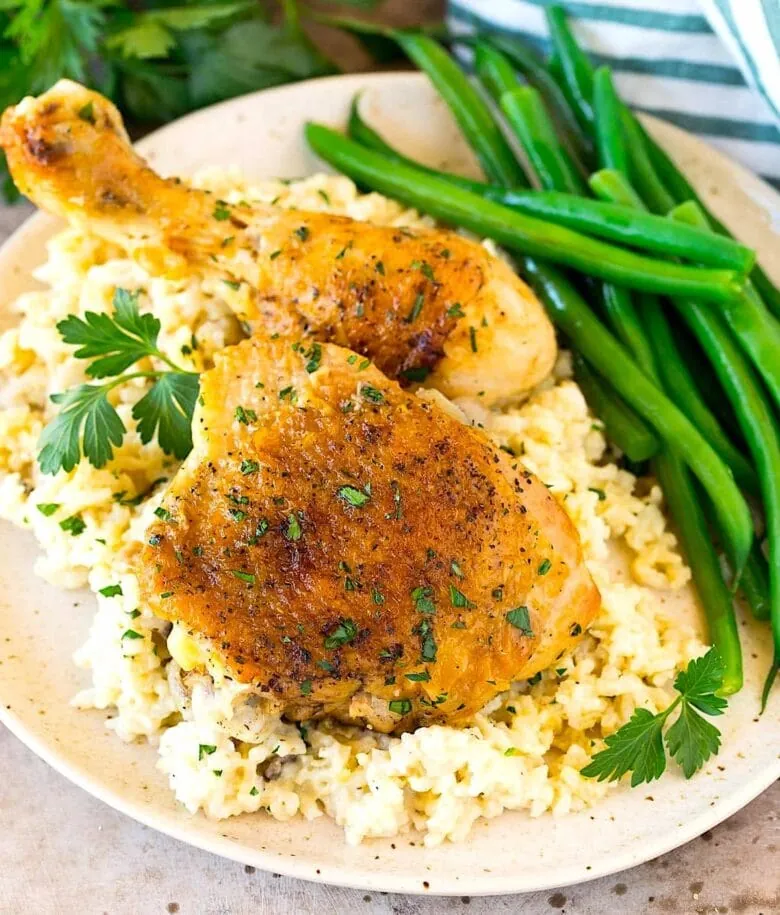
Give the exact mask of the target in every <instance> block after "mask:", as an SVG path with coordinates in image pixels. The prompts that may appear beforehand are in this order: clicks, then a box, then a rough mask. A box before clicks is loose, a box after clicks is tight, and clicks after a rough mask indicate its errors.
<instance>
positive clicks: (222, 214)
mask: <svg viewBox="0 0 780 915" xmlns="http://www.w3.org/2000/svg"><path fill="white" fill-rule="evenodd" d="M211 215H212V216H213V217H214V219H216V220H217V221H218V222H224V221H225V220H226V219H230V209H229V208H228V205H227V204H226V203H225V201H224V200H218V201H217V205H216V206H215V207H214V212H213V213H212V214H211Z"/></svg>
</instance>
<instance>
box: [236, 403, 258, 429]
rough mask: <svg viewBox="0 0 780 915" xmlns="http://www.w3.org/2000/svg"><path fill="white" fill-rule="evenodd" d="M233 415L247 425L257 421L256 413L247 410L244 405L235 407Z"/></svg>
mask: <svg viewBox="0 0 780 915" xmlns="http://www.w3.org/2000/svg"><path fill="white" fill-rule="evenodd" d="M233 415H234V416H235V418H236V419H237V420H238V421H239V422H240V423H241V424H242V425H244V426H248V425H249V423H253V422H256V421H257V413H255V411H254V410H248V409H246V408H245V407H240V406H239V407H236V412H235V413H234V414H233Z"/></svg>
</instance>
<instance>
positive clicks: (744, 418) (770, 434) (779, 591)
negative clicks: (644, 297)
mask: <svg viewBox="0 0 780 915" xmlns="http://www.w3.org/2000/svg"><path fill="white" fill-rule="evenodd" d="M678 311H679V312H680V314H681V315H682V317H683V320H685V322H686V323H687V324H688V326H689V327H690V328H691V330H692V331H693V332H694V334H695V335H696V337H697V339H698V340H699V342H700V343H701V345H702V346H703V347H704V350H705V352H706V353H707V355H708V357H709V360H710V362H711V363H712V365H713V367H714V368H715V371H716V373H717V375H718V377H719V379H720V382H721V384H722V385H723V387H724V388H725V390H726V393H727V395H728V397H729V400H730V401H731V404H732V406H733V407H734V411H735V413H736V414H737V419H738V420H739V422H740V425H741V426H742V431H743V433H744V435H745V439H746V440H747V443H748V447H749V449H750V454H751V456H752V458H753V461H754V462H755V465H756V468H757V470H758V478H759V480H760V482H761V494H762V501H763V505H764V512H765V514H766V535H767V541H768V543H769V594H770V601H771V610H770V620H771V625H772V637H773V642H774V647H775V662H777V659H778V658H780V432H778V428H777V425H776V423H775V419H774V416H773V415H772V410H771V407H770V405H769V403H768V402H767V400H766V397H765V395H764V393H763V391H762V389H761V385H760V383H759V381H758V378H757V377H756V376H755V374H754V372H753V369H752V367H751V365H750V364H749V362H748V361H747V359H746V358H745V356H744V355H743V354H742V352H741V350H740V349H739V347H738V346H737V344H736V343H735V342H734V341H733V340H732V338H731V335H730V334H729V332H728V329H727V328H726V326H725V325H724V323H723V321H722V319H721V318H720V317H719V316H718V315H717V314H716V313H715V312H713V311H712V310H711V309H708V308H702V307H701V306H700V305H698V304H696V303H694V302H688V303H686V304H685V306H684V307H682V306H681V307H679V308H678ZM735 562H736V560H735ZM737 566H738V567H739V563H738V562H737ZM775 673H776V668H775V667H774V666H773V668H772V671H770V676H769V678H768V679H767V684H766V688H765V691H764V702H765V701H766V696H768V694H769V688H771V685H772V681H773V680H774V676H775Z"/></svg>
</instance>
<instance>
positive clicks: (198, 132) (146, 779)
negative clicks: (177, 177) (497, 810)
mask: <svg viewBox="0 0 780 915" xmlns="http://www.w3.org/2000/svg"><path fill="white" fill-rule="evenodd" d="M361 89H362V90H366V94H365V98H364V105H365V109H364V110H365V112H366V114H367V116H368V117H369V119H370V120H371V121H372V122H374V123H375V124H377V126H378V127H380V128H381V129H382V130H383V132H384V133H385V134H386V135H387V136H388V137H389V138H391V139H392V140H394V141H395V142H396V143H397V144H398V145H399V146H400V147H402V148H403V149H404V150H406V151H408V152H410V153H412V154H414V155H417V156H418V157H420V158H424V159H426V160H427V161H429V162H430V163H431V164H434V165H442V164H446V165H448V166H449V167H452V168H463V169H467V170H469V171H472V170H473V168H474V163H473V161H472V160H471V158H470V155H469V154H468V151H467V150H465V149H464V147H463V143H462V141H461V140H460V138H459V136H458V133H457V130H456V129H455V127H454V125H453V123H452V122H451V120H450V118H449V116H448V114H447V112H446V111H445V110H444V108H443V105H442V104H441V103H440V102H439V100H438V99H437V98H435V96H434V93H433V91H432V89H431V87H430V86H429V85H428V83H427V81H426V80H425V79H424V78H423V77H421V76H419V75H414V74H390V75H376V76H344V77H334V78H331V79H324V80H318V81H315V82H307V83H299V84H298V85H293V86H289V87H284V88H280V89H274V90H271V91H268V92H263V93H259V94H256V95H251V96H246V97H245V98H240V99H236V100H235V101H232V102H227V103H225V104H222V105H218V106H216V107H214V108H210V109H207V110H205V111H202V112H199V113H197V114H193V115H191V116H189V117H187V118H184V119H183V120H181V121H178V122H177V123H175V124H172V125H170V126H169V127H166V128H165V129H164V130H161V131H159V132H158V133H156V134H154V135H153V136H151V137H149V138H147V139H146V140H144V142H143V143H142V144H141V150H142V152H143V153H144V154H146V155H147V156H149V158H150V159H151V160H152V162H153V164H154V165H155V167H157V168H158V169H160V170H162V171H164V172H168V173H187V172H190V171H192V170H194V169H196V168H197V167H199V166H202V165H206V164H237V165H239V166H241V167H242V168H243V169H244V170H245V171H247V172H248V173H254V174H256V175H258V176H266V177H270V176H281V177H296V176H301V175H305V174H309V173H311V172H312V171H314V170H316V169H318V168H319V167H320V166H319V165H318V164H317V162H316V161H315V160H314V158H313V157H312V155H311V154H310V153H309V152H308V150H307V149H306V148H305V147H304V144H303V142H302V139H301V127H302V125H303V123H304V121H306V120H307V119H309V118H313V119H316V120H322V121H326V122H330V123H333V124H341V123H343V122H344V121H345V119H346V115H347V110H348V105H349V102H350V100H351V98H352V96H353V95H354V93H355V92H356V91H358V90H361ZM649 126H650V128H651V129H652V130H653V132H654V133H655V134H656V135H657V136H658V138H659V139H660V140H661V141H662V142H663V143H664V145H666V146H667V147H668V148H669V150H670V151H671V152H672V154H673V155H674V156H675V158H677V159H678V160H679V161H680V162H681V163H682V165H683V166H684V167H685V170H686V172H687V173H688V174H689V175H690V176H691V178H692V179H693V181H694V183H695V184H696V185H697V187H698V188H699V189H700V190H701V191H702V193H703V194H704V195H705V197H706V198H707V199H708V201H709V202H711V204H712V206H713V208H714V209H715V210H716V211H717V212H718V214H719V215H720V216H721V217H722V218H723V220H724V221H726V222H727V223H730V224H731V225H732V226H733V228H734V229H735V230H736V231H737V233H738V234H739V235H740V237H741V238H742V239H743V240H744V241H746V242H748V243H749V244H752V245H754V246H755V247H756V248H757V249H758V250H759V252H760V253H761V255H762V258H763V260H764V262H765V263H766V264H767V265H768V266H769V268H770V269H773V270H774V272H775V278H776V279H780V274H778V270H777V268H778V266H780V238H778V236H777V235H776V234H774V233H773V232H772V230H771V228H770V222H771V220H772V219H773V218H774V219H775V220H777V219H778V217H780V197H778V195H777V194H775V193H774V192H773V191H772V190H771V189H770V188H769V187H767V186H766V185H765V184H763V183H762V182H761V181H759V180H758V179H756V178H755V177H753V176H751V175H750V174H748V173H747V172H745V171H744V170H743V169H742V168H739V167H738V166H736V165H734V164H733V163H731V162H729V161H728V160H726V159H725V158H723V157H722V156H721V155H718V154H717V153H715V152H714V151H713V150H711V149H710V148H708V147H707V146H705V145H704V144H703V143H701V142H700V141H698V140H696V139H694V138H693V137H691V136H688V135H686V134H684V133H682V132H681V131H679V130H677V129H675V128H672V127H670V126H669V125H666V124H663V123H660V122H657V121H650V122H649ZM770 209H774V213H773V214H770ZM776 224H777V222H776ZM56 226H57V223H56V221H55V220H53V219H50V218H48V217H45V216H36V217H34V218H33V219H31V220H30V221H29V222H27V223H26V224H25V225H24V226H23V227H22V228H21V229H20V230H19V231H18V232H17V233H16V235H15V236H14V237H13V238H12V239H11V240H10V241H9V242H8V243H7V244H6V245H5V247H4V248H3V249H2V251H1V252H0V276H2V277H3V281H2V288H1V289H0V306H1V307H0V324H4V325H6V326H7V325H8V324H10V323H11V322H12V321H13V320H14V319H13V317H12V316H11V315H10V314H9V311H8V307H7V306H8V304H9V303H10V302H11V301H12V300H13V298H14V297H15V296H16V295H17V294H18V293H19V292H21V291H23V290H24V289H27V288H30V287H31V285H33V282H32V280H31V279H30V277H29V273H30V270H31V268H32V267H33V266H34V265H36V264H38V263H40V262H41V261H42V260H43V259H44V242H45V240H46V238H47V237H48V236H49V235H50V234H51V232H52V230H53V229H55V228H56ZM36 552H37V550H36V545H35V543H34V542H33V539H32V537H31V536H30V535H27V534H24V533H21V532H19V531H18V530H16V529H14V528H12V527H11V526H10V525H7V524H2V525H0V706H1V708H0V717H2V720H3V721H4V722H5V724H6V725H7V726H8V727H9V728H10V729H11V730H12V731H13V732H14V733H15V734H17V735H18V736H19V737H20V738H21V739H22V740H23V741H24V742H25V743H26V744H27V745H28V746H30V747H31V748H32V749H33V750H34V751H35V752H36V753H37V754H39V755H40V756H41V757H43V758H44V759H45V760H47V761H48V762H49V763H50V764H51V765H52V766H54V767H55V768H56V769H58V770H59V771H60V772H62V773H63V774H64V775H66V776H67V777H68V778H70V779H71V780H72V781H74V782H76V783H77V784H79V785H81V786H82V787H83V788H84V789H85V790H86V791H89V792H90V793H91V794H94V795H95V796H96V797H99V798H102V799H103V800H104V801H105V802H106V803H107V804H110V805H112V806H113V807H116V808H117V809H118V810H121V811H123V812H124V813H126V814H128V815H129V816H132V817H135V818H136V819H137V820H140V821H142V822H144V823H146V824H148V825H149V826H152V827H154V828H155V829H158V830H160V831H161V832H165V833H168V834H169V835H171V836H175V837H176V838H178V839H181V840H182V841H184V842H189V843H190V844H192V845H196V846H199V847H200V848H204V849H208V850H209V851H212V852H215V853H216V854H219V855H224V856H226V857H229V858H234V859H235V860H237V861H241V862H244V863H246V864H252V865H255V866H257V867H260V868H263V869H265V870H273V871H277V872H280V873H283V874H288V875H290V876H294V877H303V878H306V879H309V880H321V881H326V882H329V883H336V884H342V885H346V886H355V887H361V888H366V889H371V890H388V891H393V892H404V893H424V892H428V893H442V894H457V895H461V894H469V895H476V894H489V893H510V892H523V891H529V890H539V889H545V888H549V887H554V886H563V885H565V884H568V883H575V882H578V881H582V880H586V879H588V878H590V877H598V876H602V875H604V874H610V873H614V872H615V871H619V870H622V869H624V868H627V867H631V866H632V865H635V864H639V863H641V862H643V861H646V860H648V859H649V858H653V857H655V856H656V855H659V854H661V853H663V852H666V851H668V850H669V849H672V848H674V847H676V846H678V845H680V844H682V843H683V842H686V841H688V840H689V839H692V838H694V837H695V836H697V835H699V834H700V833H702V832H703V831H705V830H706V829H709V828H710V827H712V826H714V825H715V824H716V823H718V822H719V821H721V820H723V819H724V818H725V817H727V816H729V815H730V814H732V813H734V812H735V811H736V810H738V809H739V808H740V807H742V806H744V805H745V804H746V803H747V802H748V801H750V800H751V799H752V798H753V797H755V796H756V795H757V794H758V793H759V792H760V791H762V790H763V789H764V788H766V787H767V786H768V785H769V784H770V783H771V782H772V781H773V780H774V779H776V778H777V777H778V776H780V761H778V747H780V698H778V696H777V695H775V696H774V699H773V703H772V706H771V707H770V709H769V710H768V711H767V713H766V714H765V715H764V717H763V718H762V719H761V720H760V721H759V720H758V717H757V712H758V695H759V689H760V681H761V677H762V676H763V674H764V672H765V671H766V669H767V665H768V658H769V637H768V632H767V631H766V630H765V629H761V630H758V629H757V628H756V627H755V626H753V625H752V624H750V623H744V624H743V626H742V627H741V629H742V634H743V637H744V647H745V659H746V683H745V688H744V689H743V691H742V692H741V693H740V694H739V696H738V697H736V699H735V700H733V701H732V703H731V708H730V711H729V713H728V715H727V716H726V718H725V719H724V720H723V723H722V725H721V727H722V729H723V737H724V747H723V750H722V752H721V753H720V755H719V756H718V757H717V759H716V760H715V761H714V762H713V764H712V765H708V766H707V767H706V769H705V770H704V771H703V772H702V773H701V774H699V775H698V776H697V777H696V778H694V779H693V780H691V781H689V782H686V781H684V780H683V779H682V778H681V777H679V776H678V775H677V774H676V773H669V774H667V775H666V776H665V777H664V778H663V779H662V780H661V781H660V782H658V783H656V784H653V785H652V786H650V787H647V786H645V787H642V788H639V789H637V790H635V791H630V790H623V789H620V790H618V791H615V792H614V794H612V795H611V796H610V798H609V799H608V800H607V801H606V802H605V803H603V804H602V805H601V806H599V807H597V808H596V809H594V810H592V811H589V812H587V813H585V814H580V815H570V816H567V817H561V818H553V817H551V816H543V817H541V818H539V819H535V820H532V819H529V818H528V817H527V816H526V815H525V814H522V813H516V814H504V815H503V816H501V817H498V818H497V819H494V820H490V821H482V822H480V823H478V824H477V825H476V827H475V828H474V830H473V833H472V836H471V838H470V839H469V840H468V841H467V842H465V843H463V844H446V845H443V846H441V847H438V848H433V849H425V848H423V847H422V845H421V843H420V841H419V837H415V836H408V835H407V836H403V837H400V838H398V839H395V840H393V841H392V842H391V841H390V840H374V841H368V842H366V843H365V844H363V845H362V846H361V847H359V848H349V847H347V846H346V845H345V844H344V841H343V838H342V833H341V830H340V829H339V828H338V827H336V826H335V825H334V824H333V823H332V822H330V821H328V820H327V819H325V818H322V819H320V820H318V821H317V822H314V823H307V822H305V821H303V820H300V819H296V820H294V821H292V822H289V823H278V822H276V821H274V820H271V819H269V818H266V817H264V816H263V815H260V814H258V815H254V816H244V817H240V818H235V819H232V820H225V821H221V822H210V821H208V820H206V819H205V818H204V817H202V816H190V815H189V814H188V813H187V812H186V811H184V810H183V809H181V808H180V807H178V806H177V804H176V803H175V802H174V800H173V795H172V793H171V792H170V791H169V789H168V786H167V782H166V778H165V776H163V775H162V774H160V773H159V772H157V770H156V769H155V761H156V758H157V754H156V751H155V750H154V749H152V748H150V747H148V746H146V745H141V744H138V745H126V744H123V743H122V742H121V741H119V739H118V738H117V737H115V736H114V735H113V734H112V733H110V732H109V731H107V730H106V728H105V725H104V720H105V717H106V716H105V714H103V713H99V712H90V713H87V712H79V711H76V710H74V709H73V708H71V707H70V706H69V705H68V701H69V699H70V698H71V696H72V695H73V694H74V693H75V692H76V691H77V690H78V689H79V688H81V687H82V686H84V685H85V684H84V674H83V673H81V672H79V671H77V670H76V669H75V667H74V666H73V665H72V663H71V654H72V652H73V651H74V649H75V648H76V647H77V646H79V645H80V644H81V643H82V642H83V640H84V638H85V636H86V633H87V630H88V627H89V624H90V620H91V617H92V613H93V609H94V608H93V601H92V598H91V596H90V595H89V594H85V593H73V592H66V591H60V590H57V589H56V588H54V587H51V586H50V585H47V584H45V583H44V582H42V581H40V580H38V579H37V578H35V577H34V575H33V571H32V569H33V561H34V559H35V556H36Z"/></svg>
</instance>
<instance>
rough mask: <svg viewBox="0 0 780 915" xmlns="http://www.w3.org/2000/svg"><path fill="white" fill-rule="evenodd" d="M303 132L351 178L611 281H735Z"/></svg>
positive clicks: (652, 285) (323, 131)
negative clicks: (642, 252)
mask: <svg viewBox="0 0 780 915" xmlns="http://www.w3.org/2000/svg"><path fill="white" fill-rule="evenodd" d="M306 138H307V140H308V142H309V145H310V146H311V148H312V149H313V150H314V151H315V152H316V153H318V154H319V155H320V156H321V157H322V158H323V159H325V160H326V161H327V162H329V163H331V164H332V165H334V166H336V168H338V169H339V170H340V171H342V172H344V173H345V174H347V175H349V176H350V177H351V178H353V179H354V180H357V181H360V182H361V183H363V184H365V185H367V186H369V187H372V188H373V189H374V190H378V191H380V192H382V193H384V194H388V195H389V196H391V197H394V198H396V199H397V200H402V201H404V202H405V203H407V204H409V205H411V206H414V207H417V208H418V209H421V210H424V211H425V212H427V213H430V214H431V215H433V216H435V217H437V218H439V219H441V220H443V221H445V222H450V223H453V224H455V225H458V226H462V227H463V228H467V229H470V230H471V231H473V232H477V233H479V234H481V235H485V236H487V237H489V238H493V239H495V240H496V241H497V242H498V243H499V244H503V245H506V247H508V248H510V249H512V250H514V251H519V252H520V253H522V254H527V255H531V256H534V257H542V258H549V259H550V260H552V261H554V262H556V263H562V264H566V265H568V266H570V267H574V268H576V269H578V270H581V271H582V272H583V273H587V274H591V275H593V276H598V277H601V279H605V280H608V281H610V282H613V283H616V284H617V285H624V286H630V287H632V288H637V289H643V290H646V291H648V292H659V293H662V294H665V295H683V296H689V297H693V298H701V299H703V300H706V301H713V302H723V301H725V300H728V299H729V298H730V297H731V296H734V295H736V294H738V293H739V291H740V290H741V288H742V282H741V280H740V278H739V277H738V276H737V275H736V274H735V273H732V272H730V271H722V270H705V269H702V268H696V267H687V266H683V265H680V264H673V263H667V262H663V261H658V260H653V259H651V258H647V257H643V256H641V255H638V254H634V253H633V252H631V251H626V250H624V249H622V248H616V247H614V246H612V245H608V244H605V243H604V242H600V241H597V240H595V239H592V238H588V237H587V236H584V235H580V234H578V233H576V232H572V231H571V230H570V229H566V228H564V227H563V226H556V225H551V224H550V223H547V222H543V221H542V220H539V219H534V218H533V217H530V216H525V215H523V214H521V213H518V212H516V211H515V210H511V209H509V208H508V207H504V206H501V205H499V204H495V203H492V202H491V201H488V200H484V199H482V198H481V197H479V196H478V195H476V194H473V193H471V192H469V191H466V190H463V189H461V188H459V187H456V186H455V185H453V184H451V183H450V182H448V181H447V180H443V179H441V178H438V177H436V176H433V175H430V174H428V173H426V172H425V171H423V170H420V169H417V168H414V167H412V166H409V165H406V164H405V163H400V162H397V161H395V160H393V159H391V158H390V157H388V156H384V155H382V154H381V153H377V152H374V151H373V150H369V149H366V148H365V147H363V146H360V145H359V144H357V143H355V142H353V141H352V140H349V139H347V138H346V137H344V136H342V135H340V134H338V133H336V132H335V131H333V130H331V129H329V128H328V127H325V126H323V125H320V124H311V123H310V124H307V126H306Z"/></svg>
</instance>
